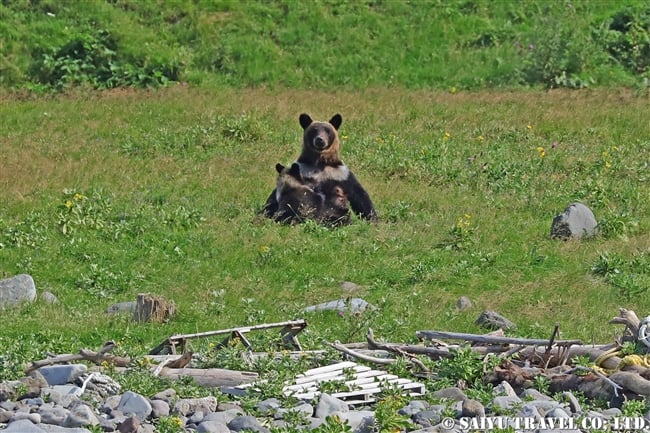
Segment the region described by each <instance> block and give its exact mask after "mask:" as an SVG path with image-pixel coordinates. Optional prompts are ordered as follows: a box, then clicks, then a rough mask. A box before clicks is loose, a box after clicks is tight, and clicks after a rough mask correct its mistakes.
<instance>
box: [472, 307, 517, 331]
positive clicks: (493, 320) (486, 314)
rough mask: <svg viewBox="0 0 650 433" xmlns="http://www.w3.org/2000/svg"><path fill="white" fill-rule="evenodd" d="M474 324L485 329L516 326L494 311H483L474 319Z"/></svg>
mask: <svg viewBox="0 0 650 433" xmlns="http://www.w3.org/2000/svg"><path fill="white" fill-rule="evenodd" d="M476 324H477V325H479V326H481V327H483V328H487V329H503V330H507V329H516V328H517V326H516V325H515V324H514V323H512V322H511V321H510V320H508V319H506V318H505V317H503V316H502V315H500V314H499V313H497V312H496V311H490V310H488V311H483V312H482V313H481V314H480V315H479V316H478V319H476Z"/></svg>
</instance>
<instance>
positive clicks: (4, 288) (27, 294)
mask: <svg viewBox="0 0 650 433" xmlns="http://www.w3.org/2000/svg"><path fill="white" fill-rule="evenodd" d="M35 299H36V285H35V284H34V279H33V278H32V277H31V276H29V275H27V274H20V275H16V276H15V277H11V278H5V279H3V280H0V307H6V306H10V305H16V304H20V303H22V302H33V301H34V300H35Z"/></svg>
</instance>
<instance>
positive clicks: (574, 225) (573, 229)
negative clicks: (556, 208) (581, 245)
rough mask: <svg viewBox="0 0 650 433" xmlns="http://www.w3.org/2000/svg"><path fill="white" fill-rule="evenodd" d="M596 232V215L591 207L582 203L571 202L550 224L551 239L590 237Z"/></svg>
mask: <svg viewBox="0 0 650 433" xmlns="http://www.w3.org/2000/svg"><path fill="white" fill-rule="evenodd" d="M597 233H598V222H597V221H596V217H594V213H593V212H592V211H591V209H589V208H588V207H587V206H585V205H584V204H582V203H571V204H570V205H569V206H567V208H566V209H564V212H562V213H561V214H559V215H558V216H556V217H555V218H554V219H553V223H552V224H551V239H560V240H569V239H581V238H590V237H593V236H595V235H596V234H597Z"/></svg>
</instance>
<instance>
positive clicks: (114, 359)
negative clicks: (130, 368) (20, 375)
mask: <svg viewBox="0 0 650 433" xmlns="http://www.w3.org/2000/svg"><path fill="white" fill-rule="evenodd" d="M74 361H91V362H94V363H95V364H98V365H99V364H102V363H104V362H106V363H108V364H111V365H113V366H115V367H126V366H127V365H129V364H130V363H131V358H126V357H122V356H115V355H111V354H109V353H101V352H93V351H91V350H86V349H81V350H80V351H79V353H78V354H74V353H68V354H63V355H56V356H54V357H50V358H46V359H41V360H40V361H32V365H30V366H29V367H27V368H26V369H25V373H27V374H29V373H30V372H32V371H34V370H38V369H39V368H41V367H45V366H46V365H54V364H64V363H68V362H74Z"/></svg>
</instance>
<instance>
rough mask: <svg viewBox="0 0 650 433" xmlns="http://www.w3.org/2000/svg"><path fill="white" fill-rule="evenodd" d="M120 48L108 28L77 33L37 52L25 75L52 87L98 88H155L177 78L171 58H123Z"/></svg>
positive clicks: (176, 65)
mask: <svg viewBox="0 0 650 433" xmlns="http://www.w3.org/2000/svg"><path fill="white" fill-rule="evenodd" d="M119 50H120V48H119V46H118V42H117V40H116V38H115V37H113V36H112V35H111V33H110V32H108V31H107V30H97V31H94V32H80V33H78V34H76V35H73V37H72V38H71V39H70V40H69V41H68V42H67V43H66V44H65V45H63V46H61V47H58V48H51V47H48V48H46V49H44V50H39V51H37V52H36V53H35V55H34V58H33V61H32V65H31V67H30V69H29V73H28V76H29V79H30V80H31V81H32V82H33V83H36V84H41V85H45V86H47V87H51V88H54V89H62V88H65V87H69V86H71V85H80V84H87V85H90V86H92V87H94V88H98V89H107V88H114V87H123V86H132V87H155V86H160V85H165V84H167V83H169V82H170V81H177V80H178V77H179V74H180V72H181V68H180V65H178V64H175V63H174V62H173V61H171V62H170V61H166V60H153V61H145V60H142V59H137V60H136V59H132V60H129V59H122V58H120V55H119Z"/></svg>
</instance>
